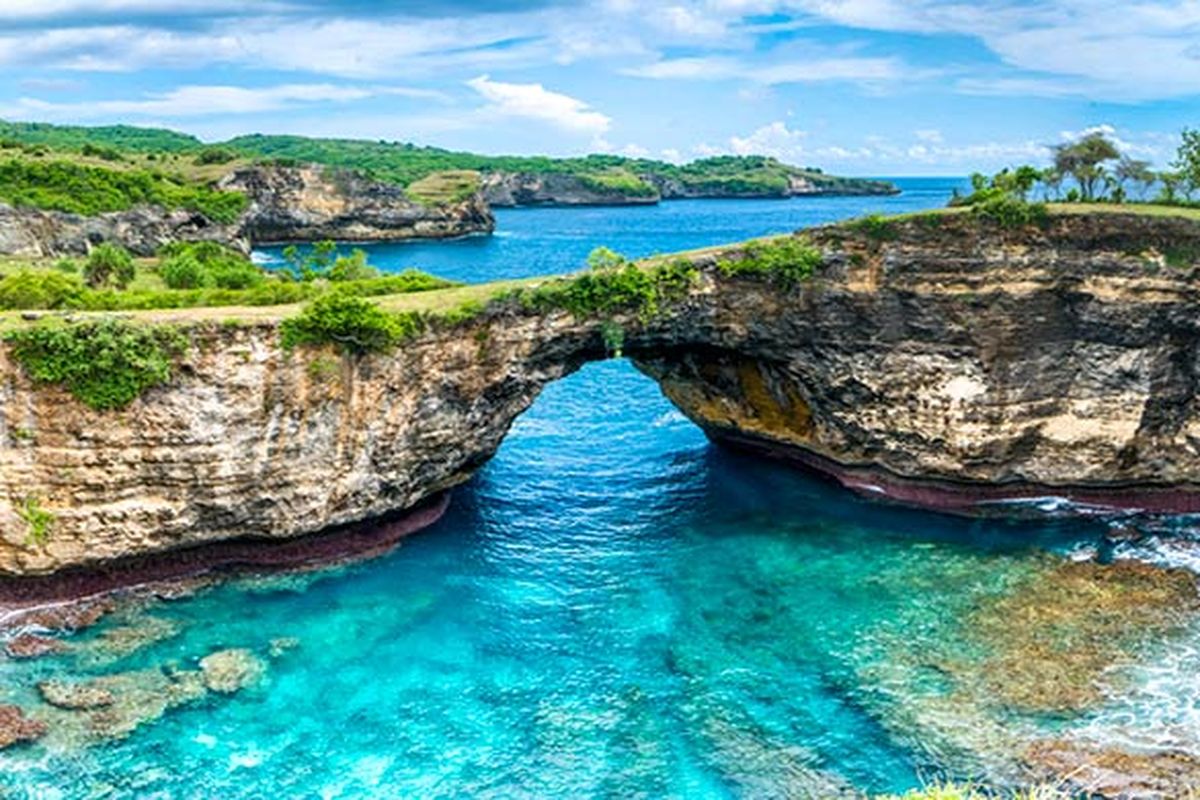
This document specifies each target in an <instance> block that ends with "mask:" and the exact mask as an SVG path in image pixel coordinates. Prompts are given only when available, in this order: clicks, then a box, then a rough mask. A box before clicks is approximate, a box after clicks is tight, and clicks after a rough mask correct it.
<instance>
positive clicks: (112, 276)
mask: <svg viewBox="0 0 1200 800" xmlns="http://www.w3.org/2000/svg"><path fill="white" fill-rule="evenodd" d="M135 274H136V270H135V269H134V266H133V257H132V256H130V255H129V251H128V250H126V249H125V248H124V247H121V246H119V245H115V244H113V243H112V242H101V243H100V244H98V245H96V246H95V247H93V248H92V252H90V253H88V257H87V263H86V264H85V265H84V267H83V279H84V280H85V281H86V282H87V285H88V286H90V287H92V288H93V289H98V288H100V287H102V286H106V285H107V284H108V283H109V282H110V281H111V282H112V283H114V284H116V286H117V288H118V289H124V288H125V287H126V286H128V285H129V284H130V282H131V281H133V277H134V275H135Z"/></svg>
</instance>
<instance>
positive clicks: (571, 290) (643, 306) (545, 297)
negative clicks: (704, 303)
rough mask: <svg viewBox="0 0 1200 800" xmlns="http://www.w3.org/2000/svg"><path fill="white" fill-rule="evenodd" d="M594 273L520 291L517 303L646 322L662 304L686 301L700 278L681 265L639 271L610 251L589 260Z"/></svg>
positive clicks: (689, 265) (692, 267) (685, 263)
mask: <svg viewBox="0 0 1200 800" xmlns="http://www.w3.org/2000/svg"><path fill="white" fill-rule="evenodd" d="M589 262H590V263H592V264H593V267H594V268H593V269H592V270H591V271H589V272H584V273H581V274H579V275H576V276H575V277H572V278H561V279H558V280H555V281H551V282H549V283H547V284H544V285H542V286H539V287H537V288H536V289H533V290H518V291H517V292H516V293H515V296H516V298H517V299H518V300H519V301H520V302H521V303H523V304H524V305H526V306H528V307H531V308H540V309H554V308H559V309H563V310H564V311H569V312H571V313H572V314H574V315H575V316H576V317H580V318H585V317H589V316H595V315H608V314H613V313H615V312H618V311H634V312H637V314H638V315H639V316H641V317H643V318H649V317H653V316H654V315H656V314H657V313H658V312H659V311H660V310H661V308H662V305H663V303H664V302H668V301H672V300H678V299H681V298H682V297H684V296H686V294H687V291H688V289H689V288H690V287H691V285H692V283H693V282H694V281H695V279H696V277H697V276H698V275H699V270H697V269H696V266H695V265H694V264H692V263H691V262H690V261H685V260H682V259H681V260H678V261H672V262H670V263H668V264H662V265H659V266H656V267H653V268H650V269H641V268H639V267H638V266H637V265H636V264H633V263H631V262H629V261H626V260H625V259H624V258H623V257H622V256H619V255H617V254H616V253H613V252H612V251H611V250H608V249H607V248H600V249H598V250H596V251H593V253H592V255H591V256H590V257H589Z"/></svg>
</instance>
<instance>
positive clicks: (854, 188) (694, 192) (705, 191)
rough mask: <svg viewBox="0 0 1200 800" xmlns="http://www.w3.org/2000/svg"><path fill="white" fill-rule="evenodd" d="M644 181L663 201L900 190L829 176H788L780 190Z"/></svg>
mask: <svg viewBox="0 0 1200 800" xmlns="http://www.w3.org/2000/svg"><path fill="white" fill-rule="evenodd" d="M642 179H643V180H645V181H646V182H648V183H650V184H651V185H653V186H654V188H656V189H657V190H658V193H659V196H660V197H661V199H663V200H701V199H706V198H731V199H762V198H773V197H776V198H778V197H811V196H869V195H890V194H899V193H900V189H899V188H897V187H896V185H895V184H893V183H889V182H888V181H877V180H871V179H867V178H839V177H834V176H826V175H818V174H811V175H798V174H793V175H789V176H788V178H787V182H786V183H785V184H784V185H782V186H780V187H779V188H777V189H763V188H741V189H739V188H737V187H736V185H732V186H731V185H730V184H723V183H721V182H713V183H709V184H686V183H684V182H683V181H680V180H677V179H675V178H669V177H666V176H663V175H652V174H651V175H643V176H642Z"/></svg>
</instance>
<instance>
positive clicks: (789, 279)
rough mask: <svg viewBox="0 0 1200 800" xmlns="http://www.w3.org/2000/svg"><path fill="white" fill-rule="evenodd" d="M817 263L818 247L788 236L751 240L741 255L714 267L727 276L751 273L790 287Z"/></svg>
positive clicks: (810, 273)
mask: <svg viewBox="0 0 1200 800" xmlns="http://www.w3.org/2000/svg"><path fill="white" fill-rule="evenodd" d="M820 265H821V251H820V250H818V249H817V248H815V247H813V246H812V245H810V244H807V243H805V242H804V241H802V240H800V239H797V238H795V237H791V236H789V237H786V238H783V239H775V240H773V241H755V242H750V243H748V244H747V245H746V247H745V249H743V251H742V254H741V257H740V258H732V259H730V258H727V259H722V260H721V261H719V262H718V263H717V269H719V270H720V272H721V274H722V275H725V276H727V277H728V276H735V275H752V276H756V277H762V278H766V279H768V280H770V281H771V282H773V283H776V284H778V285H780V286H782V287H783V288H787V289H790V288H793V287H795V286H797V285H799V284H800V283H802V282H804V281H806V280H808V279H809V278H811V277H812V276H813V273H814V272H816V270H817V267H819V266H820Z"/></svg>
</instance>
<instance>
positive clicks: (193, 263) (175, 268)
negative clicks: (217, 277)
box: [158, 253, 210, 289]
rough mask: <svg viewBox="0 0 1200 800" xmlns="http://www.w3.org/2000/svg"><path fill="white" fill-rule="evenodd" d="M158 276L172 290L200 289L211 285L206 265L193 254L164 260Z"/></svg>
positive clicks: (182, 254) (184, 254) (181, 254)
mask: <svg viewBox="0 0 1200 800" xmlns="http://www.w3.org/2000/svg"><path fill="white" fill-rule="evenodd" d="M158 274H159V275H161V276H162V279H163V283H165V284H166V285H167V287H168V288H170V289H199V288H200V287H201V286H205V285H210V284H208V283H207V281H208V273H207V271H206V270H205V269H204V265H203V264H201V263H200V259H198V258H196V256H195V255H193V254H192V253H180V254H179V255H174V256H170V257H169V258H166V259H164V260H163V262H162V264H160V265H159V267H158Z"/></svg>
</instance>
